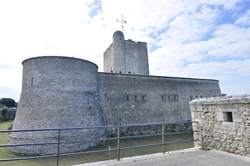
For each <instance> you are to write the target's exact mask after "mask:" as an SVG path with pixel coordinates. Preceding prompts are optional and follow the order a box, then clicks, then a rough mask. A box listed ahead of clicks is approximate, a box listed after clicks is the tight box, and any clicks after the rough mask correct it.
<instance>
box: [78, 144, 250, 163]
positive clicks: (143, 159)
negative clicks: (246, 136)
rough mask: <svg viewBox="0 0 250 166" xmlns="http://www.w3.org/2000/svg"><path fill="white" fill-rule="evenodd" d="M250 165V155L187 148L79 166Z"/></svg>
mask: <svg viewBox="0 0 250 166" xmlns="http://www.w3.org/2000/svg"><path fill="white" fill-rule="evenodd" d="M108 165H114V166H115V165H119V166H139V165H143V166H182V165H184V166H250V157H245V156H240V155H235V154H231V153H226V152H222V151H217V150H210V151H203V150H200V149H195V148H192V149H185V150H179V151H172V152H169V153H168V152H167V153H166V154H160V153H158V154H151V155H144V156H136V157H129V158H124V159H122V160H121V161H116V160H107V161H100V162H94V163H87V164H81V165H77V166H108Z"/></svg>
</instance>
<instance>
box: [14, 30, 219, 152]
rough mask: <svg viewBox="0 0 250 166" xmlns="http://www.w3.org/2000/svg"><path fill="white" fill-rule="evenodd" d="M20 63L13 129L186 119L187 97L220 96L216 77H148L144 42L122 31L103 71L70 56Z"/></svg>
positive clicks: (32, 138) (43, 137)
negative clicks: (127, 36)
mask: <svg viewBox="0 0 250 166" xmlns="http://www.w3.org/2000/svg"><path fill="white" fill-rule="evenodd" d="M22 64H23V79H22V92H21V96H20V101H19V106H18V111H17V114H16V119H15V121H14V125H13V129H14V130H18V129H44V128H67V127H83V126H102V125H124V124H142V123H160V122H178V121H190V120H191V111H190V107H189V102H190V101H191V100H193V99H195V98H206V97H220V96H221V95H222V94H221V90H220V86H219V81H218V80H213V79H198V78H181V77H166V76H151V75H149V65H148V51H147V43H144V42H135V41H132V40H125V39H124V35H123V33H122V32H121V31H116V32H115V33H114V34H113V43H112V44H111V45H110V46H109V48H108V49H107V50H106V51H105V53H104V72H98V71H97V70H98V66H97V65H96V64H94V63H92V62H89V61H86V60H83V59H78V58H73V57H62V56H41V57H33V58H29V59H26V60H24V61H23V62H22ZM111 71H113V72H111ZM115 71H117V73H116V72H115ZM119 72H120V73H119ZM128 73H130V74H128ZM104 133H105V131H104V130H100V129H92V130H89V131H81V132H79V131H77V130H76V131H67V132H66V131H65V132H62V133H61V137H62V138H61V141H72V140H82V139H84V138H86V139H87V138H88V139H94V138H102V137H103V135H104ZM56 139H57V133H55V131H51V132H39V133H38V132H27V133H14V132H13V133H11V135H10V142H9V143H10V144H21V143H38V142H56ZM91 146H95V144H94V143H91V144H87V143H79V144H74V145H72V144H69V145H68V144H67V145H62V146H61V152H62V153H67V152H74V151H80V150H84V149H86V148H88V147H91ZM56 149H57V148H56V145H55V147H54V146H52V145H48V146H28V147H23V146H17V147H10V148H9V150H10V151H12V152H15V153H22V154H31V155H34V154H38V155H39V154H40V155H43V154H55V153H56Z"/></svg>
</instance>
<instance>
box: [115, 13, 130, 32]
mask: <svg viewBox="0 0 250 166" xmlns="http://www.w3.org/2000/svg"><path fill="white" fill-rule="evenodd" d="M116 21H117V22H118V23H120V22H121V28H122V32H123V28H124V26H123V23H125V24H127V22H126V21H125V20H124V17H123V14H122V19H121V20H120V21H119V20H118V19H116Z"/></svg>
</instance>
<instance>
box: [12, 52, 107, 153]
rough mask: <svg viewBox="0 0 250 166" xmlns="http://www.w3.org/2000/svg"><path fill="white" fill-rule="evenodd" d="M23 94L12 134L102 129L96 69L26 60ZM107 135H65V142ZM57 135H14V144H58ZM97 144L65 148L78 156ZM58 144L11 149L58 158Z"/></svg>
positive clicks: (65, 60) (56, 60) (77, 62)
mask: <svg viewBox="0 0 250 166" xmlns="http://www.w3.org/2000/svg"><path fill="white" fill-rule="evenodd" d="M22 64H23V80H22V93H21V97H20V102H19V105H18V111H17V114H16V118H15V121H14V126H13V130H22V129H24V130H27V129H46V128H71V127H83V126H101V125H103V122H102V120H101V119H102V117H101V115H100V102H99V94H98V73H97V68H98V67H97V66H96V65H95V64H94V63H92V62H89V61H86V60H82V59H77V58H71V57H60V56H42V57H35V58H29V59H26V60H24V61H23V63H22ZM103 133H104V131H103V130H101V129H91V130H62V131H61V141H73V140H75V141H77V140H84V139H94V138H101V137H102V135H103ZM57 136H58V131H43V132H25V133H15V132H12V133H11V135H10V142H9V143H10V144H26V143H41V142H57ZM96 144H98V142H96V143H93V142H91V143H77V144H61V149H60V151H61V153H67V152H75V151H80V150H84V149H87V148H89V147H91V146H95V145H96ZM56 149H57V145H46V146H45V145H41V146H40V145H35V146H17V147H10V148H9V150H10V151H12V152H15V153H20V154H29V155H46V154H56Z"/></svg>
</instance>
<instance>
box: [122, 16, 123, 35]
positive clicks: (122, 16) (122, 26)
mask: <svg viewBox="0 0 250 166" xmlns="http://www.w3.org/2000/svg"><path fill="white" fill-rule="evenodd" d="M122 33H123V14H122Z"/></svg>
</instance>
